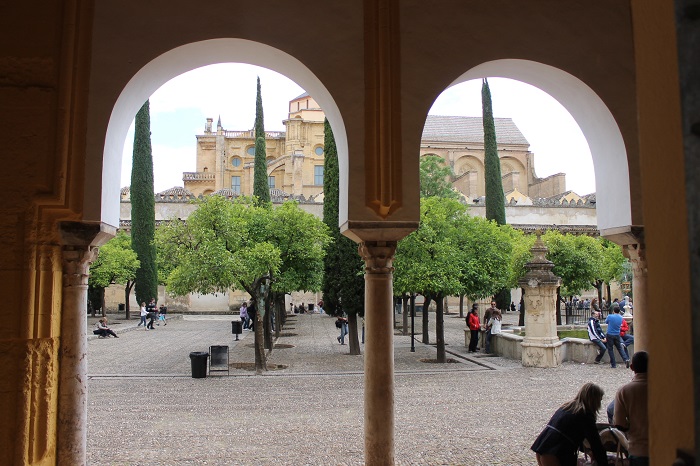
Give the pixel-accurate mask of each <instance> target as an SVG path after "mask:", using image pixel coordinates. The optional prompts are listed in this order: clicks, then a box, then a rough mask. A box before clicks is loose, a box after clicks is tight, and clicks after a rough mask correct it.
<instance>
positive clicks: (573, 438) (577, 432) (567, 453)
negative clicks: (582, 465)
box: [530, 383, 608, 466]
mask: <svg viewBox="0 0 700 466" xmlns="http://www.w3.org/2000/svg"><path fill="white" fill-rule="evenodd" d="M602 400H603V389H602V388H600V387H599V386H598V385H596V384H593V383H585V384H583V386H582V387H581V389H580V390H579V391H578V394H576V397H575V398H574V399H573V400H571V401H569V402H567V403H564V404H563V405H561V407H560V408H559V409H557V411H556V412H555V413H554V415H553V416H552V418H551V419H550V420H549V422H548V423H547V425H546V426H545V428H544V430H543V431H542V433H540V435H539V436H538V437H537V439H536V440H535V442H534V443H533V444H532V446H531V447H530V449H531V450H532V451H534V452H535V457H536V459H537V464H538V465H539V466H575V465H576V462H577V460H576V458H577V456H578V450H579V446H580V445H581V443H582V442H583V439H586V440H588V443H589V444H590V445H591V450H592V452H593V459H594V460H595V461H596V464H598V465H607V464H608V459H607V456H606V454H605V450H604V449H603V443H602V442H601V440H600V435H599V434H598V429H597V428H596V418H597V416H598V411H600V406H601V402H602Z"/></svg>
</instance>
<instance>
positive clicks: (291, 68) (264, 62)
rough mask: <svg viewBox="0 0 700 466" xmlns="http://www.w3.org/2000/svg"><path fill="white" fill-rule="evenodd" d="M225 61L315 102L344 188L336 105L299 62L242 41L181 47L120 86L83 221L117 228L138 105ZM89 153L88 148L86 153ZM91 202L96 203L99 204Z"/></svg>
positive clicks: (344, 149)
mask: <svg viewBox="0 0 700 466" xmlns="http://www.w3.org/2000/svg"><path fill="white" fill-rule="evenodd" d="M225 62H240V63H248V64H253V65H258V66H263V67H266V68H269V69H271V70H274V71H277V72H279V73H281V74H283V75H285V76H287V77H289V78H290V79H292V80H293V81H295V82H296V83H298V84H299V85H300V86H302V87H303V88H304V89H305V90H307V91H308V92H309V94H311V95H313V96H314V97H315V98H316V100H317V101H318V102H319V104H320V105H321V106H322V108H323V109H324V111H325V113H326V117H327V118H328V121H329V122H330V124H331V126H332V127H333V131H334V135H335V139H336V144H337V147H338V160H339V166H340V179H341V185H347V172H348V161H347V159H348V144H347V135H346V132H345V125H344V122H343V118H342V116H341V114H340V111H339V109H338V106H337V105H336V103H335V101H334V99H333V97H332V96H331V95H330V93H329V91H328V90H327V89H326V87H325V86H324V85H323V84H322V83H321V81H320V80H319V79H318V78H317V77H316V76H315V75H314V74H313V73H312V72H311V71H310V70H309V69H308V68H307V67H306V66H305V65H304V64H303V63H301V62H300V61H299V60H297V59H295V58H294V57H292V56H290V55H288V54H286V53H284V52H282V51H280V50H278V49H275V48H273V47H270V46H267V45H264V44H261V43H258V42H252V41H248V40H242V39H212V40H206V41H201V42H195V43H191V44H187V45H183V46H180V47H177V48H175V49H173V50H170V51H168V52H166V53H164V54H162V55H160V56H158V57H157V58H155V59H153V60H151V61H150V62H149V63H148V64H147V65H146V66H144V67H143V68H141V69H140V70H139V71H138V72H137V73H136V74H135V75H134V76H133V77H132V78H131V80H130V81H129V82H128V84H127V85H126V86H125V87H124V89H123V90H122V92H121V94H120V95H119V97H118V99H117V100H116V102H115V104H114V108H113V109H112V113H111V116H110V118H109V123H108V125H107V128H106V129H105V130H104V131H105V134H106V135H105V139H104V146H103V152H102V154H94V153H91V152H89V153H88V158H89V162H88V172H89V176H88V177H90V176H92V177H93V179H101V184H100V183H93V184H91V185H89V186H88V187H87V188H86V191H85V206H86V208H85V218H86V220H90V219H99V220H101V221H102V222H104V223H107V224H111V225H118V224H119V202H118V201H119V197H118V193H119V190H120V186H119V179H118V177H115V176H114V173H118V172H119V170H120V167H121V159H122V151H123V146H124V139H125V137H126V134H127V131H128V129H129V125H130V124H131V121H132V120H133V118H134V115H135V114H136V112H137V111H138V109H139V108H140V107H141V105H142V104H143V102H145V101H146V99H148V98H149V96H150V95H151V94H152V93H153V92H155V90H156V89H158V88H159V87H160V86H161V85H163V84H164V83H166V82H167V81H168V80H170V79H172V78H173V77H175V76H178V75H180V74H182V73H185V72H187V71H190V70H193V69H195V68H198V67H201V66H205V65H210V64H215V63H225ZM98 130H99V129H94V131H98ZM91 149H92V148H90V147H89V148H88V151H90V150H91ZM100 162H101V163H100ZM341 192H343V189H342V188H341ZM97 199H100V200H101V202H100V203H99V204H97V202H96V200H97ZM341 205H343V204H342V203H341Z"/></svg>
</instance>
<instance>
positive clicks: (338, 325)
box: [335, 319, 343, 328]
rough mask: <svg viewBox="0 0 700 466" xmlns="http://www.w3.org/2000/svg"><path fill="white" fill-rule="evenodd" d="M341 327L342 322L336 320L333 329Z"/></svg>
mask: <svg viewBox="0 0 700 466" xmlns="http://www.w3.org/2000/svg"><path fill="white" fill-rule="evenodd" d="M342 326H343V321H342V320H340V319H338V320H336V321H335V327H336V328H340V327H342Z"/></svg>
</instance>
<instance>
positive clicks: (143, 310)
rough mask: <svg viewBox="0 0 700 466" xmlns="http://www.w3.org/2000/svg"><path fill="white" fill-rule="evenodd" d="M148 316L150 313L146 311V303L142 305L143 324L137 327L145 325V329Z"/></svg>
mask: <svg viewBox="0 0 700 466" xmlns="http://www.w3.org/2000/svg"><path fill="white" fill-rule="evenodd" d="M147 314H148V311H147V310H146V302H145V301H144V302H142V303H141V322H139V324H138V325H137V327H140V326H141V324H143V326H144V327H146V315H147Z"/></svg>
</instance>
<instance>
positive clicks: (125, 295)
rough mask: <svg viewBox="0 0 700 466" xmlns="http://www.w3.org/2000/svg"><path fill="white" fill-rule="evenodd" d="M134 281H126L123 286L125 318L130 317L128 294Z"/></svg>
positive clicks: (129, 294)
mask: <svg viewBox="0 0 700 466" xmlns="http://www.w3.org/2000/svg"><path fill="white" fill-rule="evenodd" d="M134 283H136V282H132V281H127V282H126V286H125V287H124V313H125V314H126V315H125V318H126V320H129V319H131V306H130V305H129V296H131V289H132V288H133V287H134Z"/></svg>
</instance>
